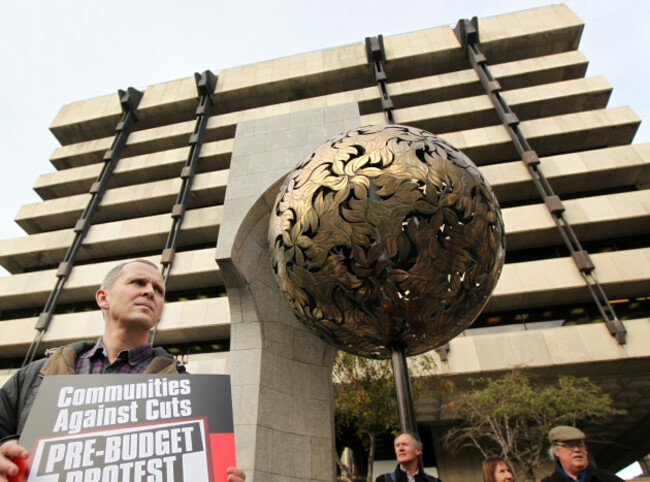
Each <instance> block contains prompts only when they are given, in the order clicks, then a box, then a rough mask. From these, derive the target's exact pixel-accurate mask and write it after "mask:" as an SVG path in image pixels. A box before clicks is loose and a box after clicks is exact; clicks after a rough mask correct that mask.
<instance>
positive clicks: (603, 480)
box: [542, 464, 624, 482]
mask: <svg viewBox="0 0 650 482" xmlns="http://www.w3.org/2000/svg"><path fill="white" fill-rule="evenodd" d="M542 482H567V479H566V477H564V475H562V474H561V473H560V472H558V471H557V470H555V472H553V473H552V474H551V475H549V476H548V477H545V478H543V479H542ZM585 482H624V481H623V479H621V478H620V477H618V476H616V475H614V474H612V473H611V472H607V471H606V470H603V469H599V468H598V467H594V466H593V465H591V464H590V465H589V472H588V473H587V478H586V479H585Z"/></svg>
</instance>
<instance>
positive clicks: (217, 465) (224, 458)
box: [210, 433, 237, 482]
mask: <svg viewBox="0 0 650 482" xmlns="http://www.w3.org/2000/svg"><path fill="white" fill-rule="evenodd" d="M210 454H211V455H212V460H211V462H212V474H213V477H214V479H213V480H214V481H215V482H225V480H226V477H227V474H226V469H227V468H228V467H235V466H236V465H237V460H236V458H235V434H234V433H211V434H210Z"/></svg>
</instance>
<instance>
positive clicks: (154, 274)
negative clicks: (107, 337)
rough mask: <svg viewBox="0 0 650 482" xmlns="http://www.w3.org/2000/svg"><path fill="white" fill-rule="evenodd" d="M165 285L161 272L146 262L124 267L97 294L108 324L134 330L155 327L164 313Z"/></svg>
mask: <svg viewBox="0 0 650 482" xmlns="http://www.w3.org/2000/svg"><path fill="white" fill-rule="evenodd" d="M164 299H165V284H164V280H163V277H162V275H161V274H160V271H158V270H157V269H156V268H154V267H153V266H150V265H148V264H145V263H138V262H134V263H129V264H126V265H124V266H123V267H122V270H121V271H120V274H119V275H118V276H117V278H115V280H114V281H113V283H112V284H111V286H109V287H107V288H106V289H103V290H102V289H100V290H99V291H97V303H98V304H99V306H100V307H101V308H102V309H103V310H104V312H105V315H106V322H107V323H115V324H117V325H121V326H124V327H126V328H127V329H132V330H135V331H143V330H150V329H151V328H153V327H154V326H155V325H156V323H157V322H158V320H159V319H160V314H161V313H162V309H163V304H164Z"/></svg>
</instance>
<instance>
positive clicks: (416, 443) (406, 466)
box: [375, 432, 441, 482]
mask: <svg viewBox="0 0 650 482" xmlns="http://www.w3.org/2000/svg"><path fill="white" fill-rule="evenodd" d="M420 455H422V441H421V440H420V437H418V436H417V435H415V434H412V433H408V432H404V433H401V434H399V435H398V436H397V438H396V439H395V457H396V458H397V467H395V471H394V472H391V473H388V474H384V475H380V476H379V477H377V478H376V479H375V482H393V481H394V482H441V481H440V479H438V478H436V477H433V476H431V475H428V474H425V473H424V471H423V470H420Z"/></svg>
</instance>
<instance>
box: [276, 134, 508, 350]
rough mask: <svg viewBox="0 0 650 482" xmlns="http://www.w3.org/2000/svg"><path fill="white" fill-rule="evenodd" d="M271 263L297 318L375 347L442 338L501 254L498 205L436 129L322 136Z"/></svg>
mask: <svg viewBox="0 0 650 482" xmlns="http://www.w3.org/2000/svg"><path fill="white" fill-rule="evenodd" d="M269 248H270V254H271V263H272V266H273V270H274V272H275V276H276V278H277V280H278V283H279V285H280V288H281V289H282V291H283V292H284V294H285V296H286V298H287V299H288V301H289V303H290V305H291V307H292V308H293V310H294V312H295V313H296V315H297V316H298V318H299V319H300V320H301V321H302V322H303V323H304V324H305V325H306V326H307V327H309V328H311V329H313V330H314V331H316V332H317V333H318V334H319V335H320V336H321V337H322V338H324V339H325V340H326V341H328V342H330V343H332V344H333V345H335V346H337V347H338V348H339V349H342V350H345V351H347V352H350V353H353V354H355V355H361V356H366V357H371V358H388V357H390V353H391V350H390V347H391V346H393V345H400V346H401V347H402V349H403V350H404V351H405V353H406V354H407V355H415V354H418V353H423V352H425V351H428V350H430V349H432V348H435V347H438V346H440V345H442V344H444V343H446V342H447V341H449V340H450V339H452V338H453V337H455V336H456V335H457V334H458V333H460V332H461V331H462V330H464V329H465V328H467V327H468V326H469V325H470V324H471V323H472V322H473V321H474V319H475V318H476V317H477V316H478V315H479V313H480V312H481V310H482V309H483V307H484V306H485V304H486V303H487V301H488V299H489V296H490V294H491V293H492V290H493V288H494V286H495V284H496V282H497V279H498V277H499V274H500V273H501V268H502V266H503V259H504V229H503V220H502V218H501V212H500V210H499V205H498V203H497V200H496V198H495V196H494V193H493V192H492V190H491V189H490V186H489V185H488V183H487V182H486V180H485V179H484V178H483V177H482V176H481V174H480V173H479V171H478V169H477V168H476V166H475V165H474V164H473V163H472V161H470V160H469V158H468V157H467V156H465V155H464V154H463V153H461V152H460V151H458V150H457V149H455V148H454V147H452V146H450V145H449V144H447V143H446V142H445V141H443V140H442V139H440V138H438V137H436V136H434V135H433V134H431V133H429V132H427V131H424V130H421V129H415V128H412V127H406V126H397V125H378V126H370V127H363V128H358V129H353V130H350V131H348V132H346V133H344V134H342V135H340V136H337V137H334V138H332V139H330V140H328V141H327V142H325V143H324V144H323V145H321V146H320V147H318V148H317V149H316V150H315V151H314V152H313V153H312V154H310V155H309V156H307V157H306V158H305V159H304V160H303V161H301V162H300V163H299V164H298V166H296V168H295V169H294V170H293V171H292V172H291V173H290V174H289V176H288V177H287V179H286V181H285V182H284V184H283V185H282V188H281V190H280V192H279V194H278V197H277V200H276V203H275V206H274V208H273V210H272V212H271V219H270V225H269Z"/></svg>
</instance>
